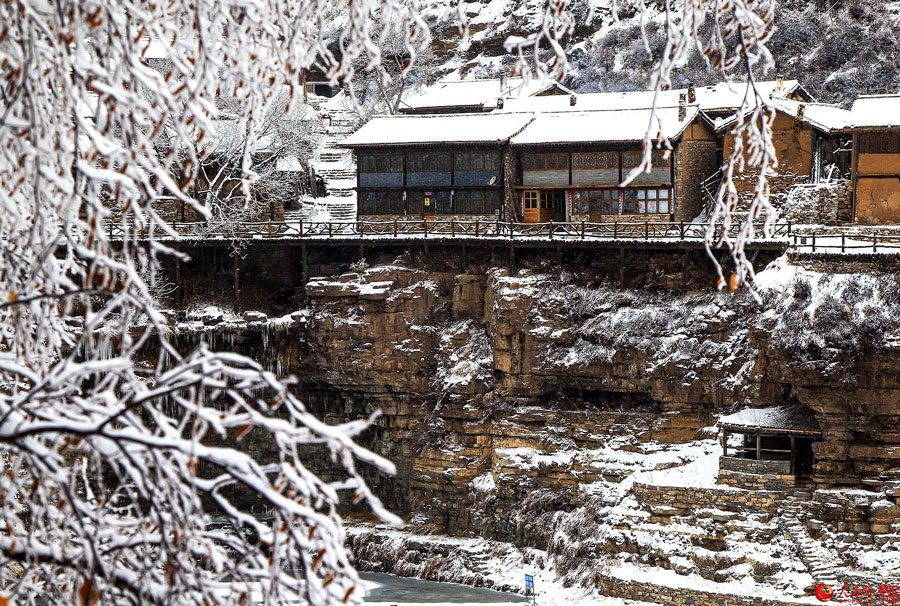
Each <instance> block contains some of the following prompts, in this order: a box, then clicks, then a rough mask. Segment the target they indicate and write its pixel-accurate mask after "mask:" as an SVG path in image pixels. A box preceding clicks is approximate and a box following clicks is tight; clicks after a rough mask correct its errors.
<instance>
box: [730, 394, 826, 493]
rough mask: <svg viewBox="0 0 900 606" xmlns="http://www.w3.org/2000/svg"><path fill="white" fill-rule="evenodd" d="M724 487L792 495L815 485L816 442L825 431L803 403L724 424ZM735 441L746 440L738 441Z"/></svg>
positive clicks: (739, 415) (748, 413) (744, 413)
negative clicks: (799, 486)
mask: <svg viewBox="0 0 900 606" xmlns="http://www.w3.org/2000/svg"><path fill="white" fill-rule="evenodd" d="M719 428H720V429H721V431H722V456H721V458H720V459H719V483H721V484H728V485H731V486H737V487H740V488H747V489H751V490H790V489H792V488H794V487H795V486H796V485H797V484H804V483H808V482H809V481H810V480H811V476H812V472H813V465H814V463H815V457H814V454H813V443H814V442H816V441H817V440H821V437H822V430H821V428H820V427H819V424H818V422H817V421H816V417H815V414H814V413H813V411H812V410H810V409H809V408H807V407H806V406H803V405H801V404H784V405H779V406H770V407H768V408H747V409H744V410H741V411H739V412H736V413H734V414H731V415H728V416H725V417H722V418H721V419H719ZM732 436H740V439H739V440H737V441H738V443H739V445H735V441H736V440H732Z"/></svg>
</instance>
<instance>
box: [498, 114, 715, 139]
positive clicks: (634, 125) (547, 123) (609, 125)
mask: <svg viewBox="0 0 900 606" xmlns="http://www.w3.org/2000/svg"><path fill="white" fill-rule="evenodd" d="M699 113H700V112H699V110H698V109H697V107H696V106H694V107H689V108H688V109H687V112H686V116H685V118H684V119H683V120H679V119H678V108H677V107H667V108H662V109H658V110H657V112H656V117H653V116H652V110H649V109H634V110H624V109H623V110H613V111H583V112H554V113H542V114H537V115H536V116H535V119H534V121H533V122H531V123H530V124H529V125H528V126H526V127H525V130H523V131H522V132H521V133H519V134H518V135H516V136H515V137H513V138H512V139H511V140H510V143H512V144H513V145H542V144H554V143H608V142H628V141H643V140H644V138H645V136H646V134H647V130H648V129H649V128H651V127H652V129H653V136H652V137H651V138H653V139H657V138H660V125H661V126H662V129H661V130H662V135H664V136H665V137H666V138H669V139H673V138H676V137H678V136H679V135H681V133H682V132H683V131H684V129H685V128H686V127H687V126H688V124H690V123H691V122H692V121H693V120H694V119H695V118H696V117H697V116H698V114H699ZM495 117H499V115H496V116H495Z"/></svg>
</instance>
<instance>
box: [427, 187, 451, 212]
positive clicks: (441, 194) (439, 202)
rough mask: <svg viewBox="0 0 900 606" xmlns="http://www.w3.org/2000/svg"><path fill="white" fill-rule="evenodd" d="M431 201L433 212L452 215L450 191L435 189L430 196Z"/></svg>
mask: <svg viewBox="0 0 900 606" xmlns="http://www.w3.org/2000/svg"><path fill="white" fill-rule="evenodd" d="M431 200H432V201H431V203H432V204H433V205H434V212H435V214H438V215H452V214H453V198H452V197H451V196H450V192H449V191H447V190H443V191H436V192H434V195H433V196H432V198H431Z"/></svg>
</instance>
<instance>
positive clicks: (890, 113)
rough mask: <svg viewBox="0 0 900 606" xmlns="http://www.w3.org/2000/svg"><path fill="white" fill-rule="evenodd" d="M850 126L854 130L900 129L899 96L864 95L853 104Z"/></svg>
mask: <svg viewBox="0 0 900 606" xmlns="http://www.w3.org/2000/svg"><path fill="white" fill-rule="evenodd" d="M850 124H851V126H853V127H855V128H900V95H866V96H862V97H859V98H858V99H857V100H856V101H854V102H853V108H852V109H851V110H850Z"/></svg>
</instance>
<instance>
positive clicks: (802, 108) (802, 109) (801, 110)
mask: <svg viewBox="0 0 900 606" xmlns="http://www.w3.org/2000/svg"><path fill="white" fill-rule="evenodd" d="M805 114H806V104H805V103H801V104H800V105H798V106H797V119H798V120H802V119H803V116H804V115H805Z"/></svg>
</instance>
